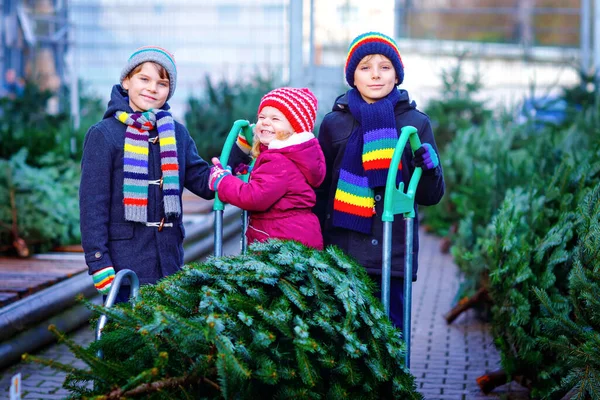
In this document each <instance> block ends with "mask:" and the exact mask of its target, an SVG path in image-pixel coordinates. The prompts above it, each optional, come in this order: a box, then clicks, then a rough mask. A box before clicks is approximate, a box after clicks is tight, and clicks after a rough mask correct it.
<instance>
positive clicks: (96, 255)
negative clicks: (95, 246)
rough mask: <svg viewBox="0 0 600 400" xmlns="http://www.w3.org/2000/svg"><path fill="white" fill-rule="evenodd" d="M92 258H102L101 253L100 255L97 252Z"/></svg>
mask: <svg viewBox="0 0 600 400" xmlns="http://www.w3.org/2000/svg"><path fill="white" fill-rule="evenodd" d="M94 257H96V258H100V257H102V253H100V252H99V251H97V252H96V254H94Z"/></svg>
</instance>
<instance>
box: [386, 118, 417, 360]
mask: <svg viewBox="0 0 600 400" xmlns="http://www.w3.org/2000/svg"><path fill="white" fill-rule="evenodd" d="M408 141H410V147H411V149H412V151H413V153H414V152H415V150H417V149H418V148H419V147H421V141H420V139H419V135H418V134H417V129H416V128H415V127H413V126H405V127H403V128H402V129H401V131H400V139H398V143H397V144H396V148H395V149H394V154H393V156H392V162H391V164H390V169H389V172H388V176H387V182H386V185H385V199H384V203H383V216H382V217H381V219H382V221H383V250H382V251H383V254H382V261H383V265H382V271H381V301H382V303H383V308H384V309H385V312H386V314H387V315H389V314H390V280H391V272H392V271H391V269H392V222H394V215H396V214H402V215H403V216H404V225H405V250H404V332H403V334H404V341H405V343H406V354H405V364H406V368H410V331H411V327H410V318H411V309H412V269H413V268H412V266H413V240H414V238H413V226H414V218H415V193H416V191H417V186H418V185H419V180H420V179H421V174H422V173H423V171H422V170H421V168H420V167H417V168H415V170H414V172H413V174H412V176H411V178H410V182H409V183H408V189H407V191H406V193H404V182H400V184H399V185H398V187H396V176H397V175H398V165H399V164H400V160H401V159H402V153H403V152H404V147H405V146H406V143H407V142H408Z"/></svg>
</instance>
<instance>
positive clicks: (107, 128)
mask: <svg viewBox="0 0 600 400" xmlns="http://www.w3.org/2000/svg"><path fill="white" fill-rule="evenodd" d="M125 96H126V93H125V91H124V90H123V89H122V88H121V86H120V85H115V86H114V87H113V90H112V93H111V99H110V101H109V103H108V108H107V110H106V112H105V113H104V118H103V120H102V121H100V122H98V123H97V124H95V125H93V126H92V127H91V128H90V129H89V130H88V132H87V134H86V136H85V141H84V145H83V157H82V159H81V186H80V188H79V205H80V214H81V244H82V245H83V250H84V252H85V261H86V263H87V265H88V268H89V273H90V274H93V273H94V272H96V271H98V270H100V269H102V268H105V267H108V266H113V267H114V269H115V271H119V270H122V269H126V268H127V269H131V270H133V271H134V272H135V273H136V274H137V275H138V277H139V279H140V283H141V284H147V283H155V282H156V281H157V280H158V279H160V278H162V277H165V276H167V275H170V274H173V273H175V272H177V271H178V270H179V269H180V268H181V266H182V265H183V238H184V237H185V230H184V227H183V223H182V219H181V216H179V218H176V219H173V218H172V219H165V222H167V223H169V222H170V223H173V227H165V228H163V229H162V231H160V232H159V231H158V229H157V228H155V227H148V226H146V225H145V224H142V223H139V222H130V221H126V220H125V212H124V208H123V148H124V141H125V129H126V126H125V124H123V123H121V122H120V121H118V120H117V119H116V118H115V117H114V114H115V112H116V111H119V110H123V111H127V112H133V110H132V109H131V108H130V107H129V102H128V99H127V98H126V97H125ZM163 108H164V109H168V108H169V106H168V105H166V104H165V106H164V107H163ZM156 135H157V131H156V130H152V131H150V138H153V137H155V136H156ZM175 140H176V142H177V159H178V162H179V183H180V184H179V187H180V192H182V191H183V188H184V187H186V188H187V189H189V190H190V191H191V192H193V193H195V194H197V195H198V196H200V197H203V198H205V199H212V198H214V192H213V191H211V190H210V189H209V188H208V176H209V174H210V166H209V165H208V163H206V162H205V161H204V160H203V159H202V158H200V156H199V155H198V152H197V150H196V144H195V143H194V140H193V139H192V138H191V136H190V134H189V132H188V131H187V130H186V128H185V127H184V126H183V125H181V124H180V123H178V122H175ZM148 164H149V166H148V173H149V179H150V180H156V179H160V177H161V168H160V145H159V144H152V143H149V154H148ZM162 199H163V196H162V190H161V188H160V187H159V186H158V185H148V222H160V221H161V219H162V218H164V217H165V214H164V208H163V204H162ZM180 201H181V196H180Z"/></svg>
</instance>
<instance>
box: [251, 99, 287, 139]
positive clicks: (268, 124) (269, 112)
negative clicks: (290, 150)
mask: <svg viewBox="0 0 600 400" xmlns="http://www.w3.org/2000/svg"><path fill="white" fill-rule="evenodd" d="M277 132H284V133H294V128H292V124H290V121H288V119H287V118H286V117H285V115H283V113H282V112H281V111H279V110H278V109H276V108H275V107H271V106H266V107H263V109H262V110H260V113H259V114H258V121H257V122H256V126H255V128H254V133H255V134H256V135H257V136H258V139H259V140H260V142H261V143H262V144H264V145H265V146H268V145H269V143H271V141H272V140H273V139H275V134H276V133H277Z"/></svg>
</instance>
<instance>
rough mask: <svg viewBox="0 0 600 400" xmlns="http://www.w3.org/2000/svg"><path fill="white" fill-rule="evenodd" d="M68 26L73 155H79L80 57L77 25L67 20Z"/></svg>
mask: <svg viewBox="0 0 600 400" xmlns="http://www.w3.org/2000/svg"><path fill="white" fill-rule="evenodd" d="M67 24H69V33H68V38H69V41H68V44H69V51H70V52H71V57H70V60H71V66H70V68H69V74H70V79H69V84H70V89H71V90H70V92H71V93H70V105H71V110H70V111H71V121H72V122H73V131H72V135H71V143H70V145H71V155H75V154H76V153H77V139H76V135H75V132H77V131H78V130H79V127H80V126H81V117H80V112H79V55H78V54H77V50H78V48H79V47H78V46H77V43H76V35H75V25H74V24H71V23H70V21H69V20H68V18H67Z"/></svg>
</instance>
